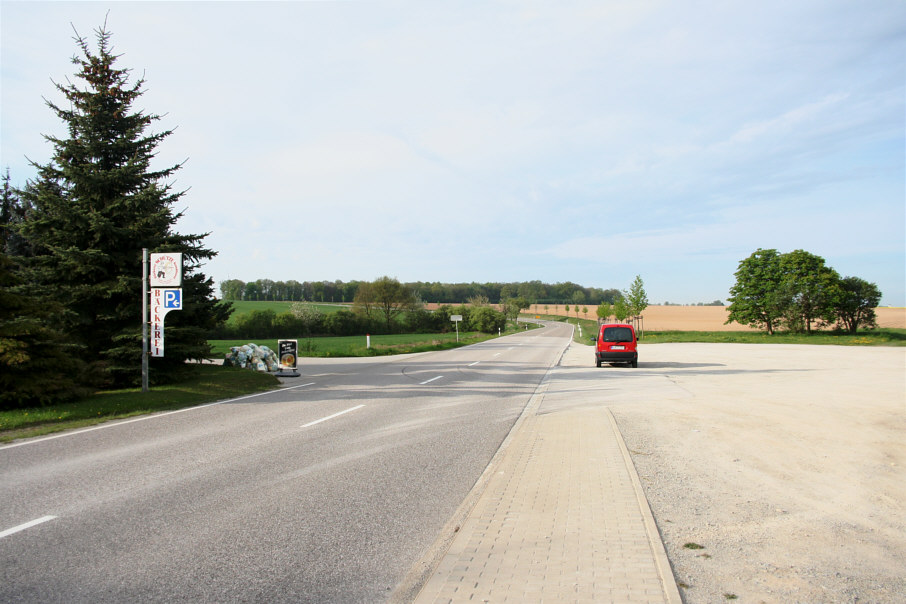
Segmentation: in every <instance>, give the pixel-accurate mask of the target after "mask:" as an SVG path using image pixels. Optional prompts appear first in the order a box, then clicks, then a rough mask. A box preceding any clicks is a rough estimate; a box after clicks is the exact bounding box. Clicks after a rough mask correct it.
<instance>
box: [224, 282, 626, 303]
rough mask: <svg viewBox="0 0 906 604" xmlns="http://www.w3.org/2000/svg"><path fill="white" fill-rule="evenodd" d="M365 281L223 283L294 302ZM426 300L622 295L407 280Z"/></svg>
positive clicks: (570, 299)
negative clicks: (410, 281) (412, 281)
mask: <svg viewBox="0 0 906 604" xmlns="http://www.w3.org/2000/svg"><path fill="white" fill-rule="evenodd" d="M361 283H366V282H363V281H348V282H343V281H302V282H300V281H295V280H290V281H272V280H270V279H258V280H257V281H249V282H245V281H241V280H239V279H226V280H225V281H222V282H221V283H220V293H221V297H222V298H223V299H224V300H272V301H292V302H301V301H306V302H340V303H351V302H352V301H353V299H354V298H355V294H356V291H358V288H359V285H360V284H361ZM404 285H406V286H407V287H409V288H411V289H412V291H413V292H414V293H415V295H416V297H417V298H418V299H419V300H421V301H422V302H426V303H438V304H461V303H465V302H468V301H469V300H470V299H473V298H478V297H483V298H487V301H488V302H489V303H490V304H499V303H501V302H502V301H505V300H507V299H509V298H524V299H525V300H527V301H529V302H530V303H532V304H594V305H595V306H597V305H598V304H600V303H601V302H608V303H610V304H613V303H614V302H615V301H616V300H617V299H618V298H620V297H622V293H621V292H620V290H619V289H600V288H597V287H583V286H581V285H578V284H576V283H571V282H569V281H567V282H565V283H556V284H553V285H551V284H548V283H542V282H541V281H523V282H515V283H439V282H424V281H416V282H414V283H404Z"/></svg>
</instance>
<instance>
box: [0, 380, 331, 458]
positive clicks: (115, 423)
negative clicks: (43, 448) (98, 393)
mask: <svg viewBox="0 0 906 604" xmlns="http://www.w3.org/2000/svg"><path fill="white" fill-rule="evenodd" d="M314 384H315V383H314V382H309V383H307V384H298V385H296V386H289V387H287V388H280V389H279V390H268V391H267V392H258V393H257V394H247V395H245V396H240V397H237V398H231V399H227V400H225V401H217V402H216V403H205V404H204V405H196V406H195V407H186V408H185V409H177V410H176V411H167V412H165V413H153V414H151V415H143V416H141V417H136V418H135V419H127V420H124V421H116V420H113V423H109V424H101V425H100V426H95V427H93V428H85V429H84V430H77V431H75V432H63V433H62V434H54V435H53V436H45V437H44V438H36V439H34V440H25V441H22V442H20V443H13V444H11V445H4V446H2V447H0V451H2V450H4V449H13V448H15V447H24V446H25V445H34V444H36V443H42V442H44V441H46V440H54V439H56V438H66V437H68V436H75V435H76V434H85V433H86V432H94V431H95V430H105V429H107V428H116V427H117V426H124V425H126V424H134V423H135V422H143V421H145V420H148V419H156V418H158V417H166V416H168V415H173V414H175V413H184V412H186V411H193V410H195V409H204V408H205V407H214V406H215V405H224V404H226V403H235V402H236V401H244V400H245V399H249V398H254V397H256V396H264V395H265V394H273V393H274V392H283V391H284V390H294V389H296V388H304V387H305V386H313V385H314Z"/></svg>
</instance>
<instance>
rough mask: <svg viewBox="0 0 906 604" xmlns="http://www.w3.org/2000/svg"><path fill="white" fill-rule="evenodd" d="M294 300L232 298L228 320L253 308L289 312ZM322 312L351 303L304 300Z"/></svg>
mask: <svg viewBox="0 0 906 604" xmlns="http://www.w3.org/2000/svg"><path fill="white" fill-rule="evenodd" d="M293 304H295V302H270V301H267V302H256V301H249V300H234V301H233V314H232V315H230V321H232V320H234V319H235V318H236V317H238V316H241V315H245V314H248V313H250V312H252V311H253V310H272V311H274V312H275V313H277V314H278V315H279V314H280V313H284V312H290V311H291V310H292V306H293ZM306 304H310V305H311V306H314V307H315V308H317V309H318V310H320V311H321V312H324V313H328V312H337V311H338V310H343V309H349V308H351V307H352V305H351V304H322V303H317V302H306Z"/></svg>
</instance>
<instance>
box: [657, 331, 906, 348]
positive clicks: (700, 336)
mask: <svg viewBox="0 0 906 604" xmlns="http://www.w3.org/2000/svg"><path fill="white" fill-rule="evenodd" d="M641 342H642V343H645V344H657V343H668V342H670V343H672V342H712V343H718V344H726V343H731V344H819V345H832V346H906V329H889V328H886V329H872V330H863V331H859V332H856V333H855V334H850V333H843V332H834V331H816V332H812V333H811V334H805V333H788V332H778V333H774V334H773V335H768V334H767V333H765V332H758V331H648V332H645V335H644V338H643V339H642V340H641Z"/></svg>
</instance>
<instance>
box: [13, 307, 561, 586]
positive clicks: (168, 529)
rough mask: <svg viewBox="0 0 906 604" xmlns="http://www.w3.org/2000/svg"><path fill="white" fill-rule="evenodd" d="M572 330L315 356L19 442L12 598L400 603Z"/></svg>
mask: <svg viewBox="0 0 906 604" xmlns="http://www.w3.org/2000/svg"><path fill="white" fill-rule="evenodd" d="M570 330H571V328H570V327H568V326H566V325H563V324H551V325H550V326H548V327H545V328H544V329H540V330H532V331H527V332H523V333H520V334H518V335H513V336H508V337H503V338H499V339H495V340H491V341H489V342H485V343H482V344H478V345H474V346H469V347H465V348H460V349H456V350H451V351H446V352H439V353H427V354H417V355H408V356H405V357H381V358H377V359H333V360H328V359H323V360H309V361H307V362H305V363H303V365H302V366H301V367H300V371H301V373H302V376H301V377H299V378H295V381H293V382H290V383H288V384H287V387H286V388H284V389H282V390H280V391H276V392H271V393H267V394H264V395H258V396H253V397H246V398H243V399H237V400H233V401H225V402H221V403H216V404H213V405H207V406H202V407H195V408H192V409H188V410H183V411H180V412H175V413H168V414H157V415H153V416H146V417H143V418H140V419H138V420H131V421H124V422H117V423H111V424H104V425H102V426H100V427H97V428H93V429H88V430H84V431H76V432H70V433H66V434H64V435H62V436H57V437H50V438H43V439H33V440H30V441H22V442H19V443H14V444H12V445H7V446H4V447H0V601H2V602H16V601H24V602H136V601H141V602H153V601H167V602H173V601H192V602H227V601H229V602H234V601H242V602H246V601H256V602H279V601H292V602H380V601H384V600H386V599H387V598H388V597H389V596H390V594H391V591H392V590H393V588H394V587H395V586H396V585H397V584H398V583H399V582H400V581H401V580H402V579H403V577H404V575H405V574H406V572H407V570H408V569H409V568H410V566H411V565H412V564H413V563H414V562H415V561H416V560H418V559H419V558H420V557H421V556H422V555H423V554H424V553H425V551H426V550H427V548H429V547H430V546H431V545H432V543H433V542H434V540H435V538H436V537H437V535H438V532H439V531H440V530H441V528H442V527H443V526H444V524H445V523H446V522H447V521H448V519H449V518H450V517H451V515H452V514H453V513H454V512H455V511H456V509H457V507H458V506H459V505H460V504H461V502H462V501H463V499H464V498H465V497H466V495H467V494H468V492H469V490H470V489H471V487H472V486H473V485H474V483H475V481H476V480H477V479H478V478H479V476H480V475H481V473H482V471H483V470H484V469H485V467H486V466H487V464H488V462H489V461H490V459H491V458H492V457H493V455H494V453H495V452H496V451H497V449H498V448H499V446H500V444H501V443H502V442H503V440H504V438H505V437H506V436H507V434H508V432H509V431H510V429H511V427H512V426H513V424H514V422H515V420H516V419H517V417H518V416H519V414H520V413H521V412H522V410H523V408H524V407H525V405H526V404H527V402H528V401H529V399H530V398H531V396H532V394H533V393H534V391H535V389H536V388H537V386H538V385H539V383H540V382H541V380H542V378H543V377H544V376H545V374H546V372H547V370H548V368H549V367H550V366H551V364H552V363H555V362H556V360H557V358H558V357H559V355H560V353H561V352H562V350H563V349H564V348H565V346H566V345H567V344H568V338H569V334H570Z"/></svg>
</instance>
